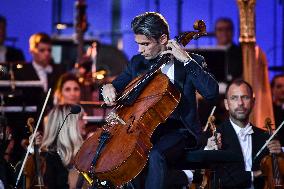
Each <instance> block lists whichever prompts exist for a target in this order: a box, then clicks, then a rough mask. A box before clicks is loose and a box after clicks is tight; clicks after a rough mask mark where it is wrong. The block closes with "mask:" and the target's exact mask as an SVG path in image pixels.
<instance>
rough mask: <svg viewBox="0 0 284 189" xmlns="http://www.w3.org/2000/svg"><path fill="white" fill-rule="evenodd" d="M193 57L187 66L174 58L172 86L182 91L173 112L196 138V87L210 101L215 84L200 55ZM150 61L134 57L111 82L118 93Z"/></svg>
mask: <svg viewBox="0 0 284 189" xmlns="http://www.w3.org/2000/svg"><path fill="white" fill-rule="evenodd" d="M191 57H192V58H193V59H194V60H192V61H190V62H189V63H188V64H187V65H186V66H184V64H183V63H181V62H179V61H177V60H175V62H174V65H175V71H174V72H175V75H174V78H175V86H176V87H177V89H179V90H180V92H181V94H182V99H181V102H180V103H179V105H178V108H177V109H176V110H175V114H176V115H177V116H178V118H179V119H180V120H181V121H182V122H183V124H184V125H185V126H186V128H187V129H188V130H189V131H190V132H191V134H193V136H195V137H198V136H199V135H200V133H201V127H200V124H199V121H198V116H197V110H196V108H197V107H196V96H195V91H196V90H197V91H198V92H199V93H200V94H201V95H202V96H203V97H204V98H205V99H208V100H211V99H214V98H215V97H217V96H218V91H219V88H218V83H217V81H216V80H215V79H214V78H213V77H212V75H210V74H209V73H208V72H207V71H206V69H205V67H206V66H205V62H204V58H203V57H202V56H200V55H196V54H191ZM152 64H153V62H152V61H149V60H145V58H144V57H143V56H142V55H136V56H134V57H133V58H132V59H131V61H130V63H129V64H128V65H127V67H126V69H125V70H124V71H123V72H122V73H121V74H120V75H119V76H118V77H117V78H116V79H115V80H114V81H113V82H112V84H113V86H114V87H115V89H116V91H117V92H118V93H120V92H121V91H123V89H124V88H125V87H126V85H127V84H129V83H130V81H132V80H133V79H134V78H135V77H137V76H138V75H140V74H142V73H145V72H146V71H148V70H149V68H150V66H151V65H152Z"/></svg>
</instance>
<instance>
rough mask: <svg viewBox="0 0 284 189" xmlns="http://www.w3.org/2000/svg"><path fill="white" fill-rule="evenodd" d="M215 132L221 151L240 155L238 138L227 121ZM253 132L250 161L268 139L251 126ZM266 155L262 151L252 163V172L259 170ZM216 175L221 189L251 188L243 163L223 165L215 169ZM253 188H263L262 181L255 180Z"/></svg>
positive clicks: (249, 176) (266, 152) (248, 174)
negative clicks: (218, 135) (220, 139)
mask: <svg viewBox="0 0 284 189" xmlns="http://www.w3.org/2000/svg"><path fill="white" fill-rule="evenodd" d="M217 131H218V132H219V133H221V137H222V149H223V150H228V151H232V152H234V153H237V154H242V149H241V145H240V143H239V139H238V136H237V134H236V132H235V130H234V128H233V126H232V125H231V123H230V121H229V120H227V121H226V122H224V123H223V124H222V125H220V127H218V128H217ZM253 131H254V133H253V134H252V159H253V158H254V157H255V155H256V153H257V152H258V150H259V149H260V148H261V147H262V146H263V144H264V143H265V142H266V140H267V139H268V138H269V135H268V134H267V133H265V132H264V131H262V130H260V129H259V128H257V127H254V126H253ZM267 154H268V150H264V151H263V152H262V153H261V154H260V156H259V157H258V158H257V159H256V160H255V161H254V162H253V163H252V171H256V170H259V166H260V161H261V160H262V158H263V157H264V156H265V155H267ZM216 174H217V178H220V181H221V182H220V184H221V186H222V188H247V187H250V186H251V179H252V177H251V172H249V171H245V163H244V161H242V162H241V163H232V164H224V165H223V166H222V167H220V168H219V169H217V172H216ZM254 187H255V189H257V188H263V179H262V178H259V179H255V181H254Z"/></svg>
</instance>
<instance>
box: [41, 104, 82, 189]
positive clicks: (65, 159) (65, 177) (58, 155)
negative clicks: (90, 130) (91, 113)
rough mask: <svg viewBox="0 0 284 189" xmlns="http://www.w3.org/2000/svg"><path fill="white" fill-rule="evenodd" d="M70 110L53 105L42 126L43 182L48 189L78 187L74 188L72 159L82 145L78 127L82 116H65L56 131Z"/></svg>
mask: <svg viewBox="0 0 284 189" xmlns="http://www.w3.org/2000/svg"><path fill="white" fill-rule="evenodd" d="M70 110H71V105H67V104H64V105H58V106H55V107H54V108H53V109H52V110H51V111H50V113H49V114H48V121H47V124H46V125H45V126H44V134H43V139H42V144H41V150H42V151H43V153H42V154H43V156H44V157H45V161H46V170H45V173H44V174H43V179H44V184H45V185H46V186H47V187H48V188H61V189H64V188H66V189H75V188H77V187H79V188H80V186H78V185H77V184H79V183H80V182H79V181H78V173H77V171H76V170H75V168H74V167H73V162H72V160H73V157H74V156H75V154H76V152H77V151H78V150H79V148H80V146H81V144H82V143H83V137H82V133H81V132H80V130H81V129H80V128H83V127H84V125H85V122H84V121H83V115H84V113H83V112H80V113H79V114H71V115H69V116H68V117H67V119H66V122H65V123H64V125H63V127H62V129H61V131H60V132H59V127H60V125H61V123H62V122H63V119H64V117H65V116H66V115H67V114H68V113H69V112H70ZM58 132H59V134H58V135H57V133H58Z"/></svg>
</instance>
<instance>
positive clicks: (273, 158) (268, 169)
mask: <svg viewBox="0 0 284 189" xmlns="http://www.w3.org/2000/svg"><path fill="white" fill-rule="evenodd" d="M271 125H272V124H271V120H270V119H269V118H267V119H266V120H265V127H266V128H267V130H268V132H269V134H270V135H272V128H271ZM260 167H261V171H262V173H263V175H264V176H265V185H264V189H283V188H284V154H283V153H280V154H278V155H276V154H270V155H267V156H265V157H264V158H263V159H262V160H261V163H260Z"/></svg>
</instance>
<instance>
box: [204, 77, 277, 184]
mask: <svg viewBox="0 0 284 189" xmlns="http://www.w3.org/2000/svg"><path fill="white" fill-rule="evenodd" d="M254 102H255V99H254V94H253V90H252V87H251V86H250V84H249V83H247V82H246V81H244V80H235V81H233V82H232V83H231V84H230V85H229V86H228V87H227V89H226V93H225V99H224V103H225V107H226V110H227V111H228V112H229V119H228V120H227V121H225V122H224V123H223V124H221V125H220V127H218V128H217V132H218V141H219V142H220V143H219V144H216V142H215V139H214V137H210V138H209V139H208V141H207V146H206V147H205V149H207V150H212V149H214V148H215V147H216V145H217V146H218V148H219V149H222V150H229V151H232V152H234V153H236V154H242V157H243V161H242V162H241V163H227V164H223V165H222V167H220V168H219V169H217V170H216V176H217V179H218V180H219V181H220V186H221V188H255V189H262V188H263V186H264V185H263V184H264V179H263V177H262V176H261V175H262V172H261V170H260V161H261V160H262V158H263V157H264V156H265V155H267V154H269V153H275V154H279V153H281V152H282V149H281V145H280V142H279V141H278V140H276V139H273V140H272V141H270V143H269V144H268V146H267V147H268V148H267V150H266V151H263V152H262V154H261V155H260V156H258V157H257V158H256V159H255V160H253V159H254V157H255V155H256V153H257V152H258V150H259V149H260V148H261V147H262V145H263V144H264V143H265V142H266V140H267V139H268V138H269V135H268V134H267V133H265V132H264V131H263V130H261V129H259V128H257V127H255V126H254V125H252V124H251V123H250V122H249V115H250V113H251V111H252V109H253V106H254Z"/></svg>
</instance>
